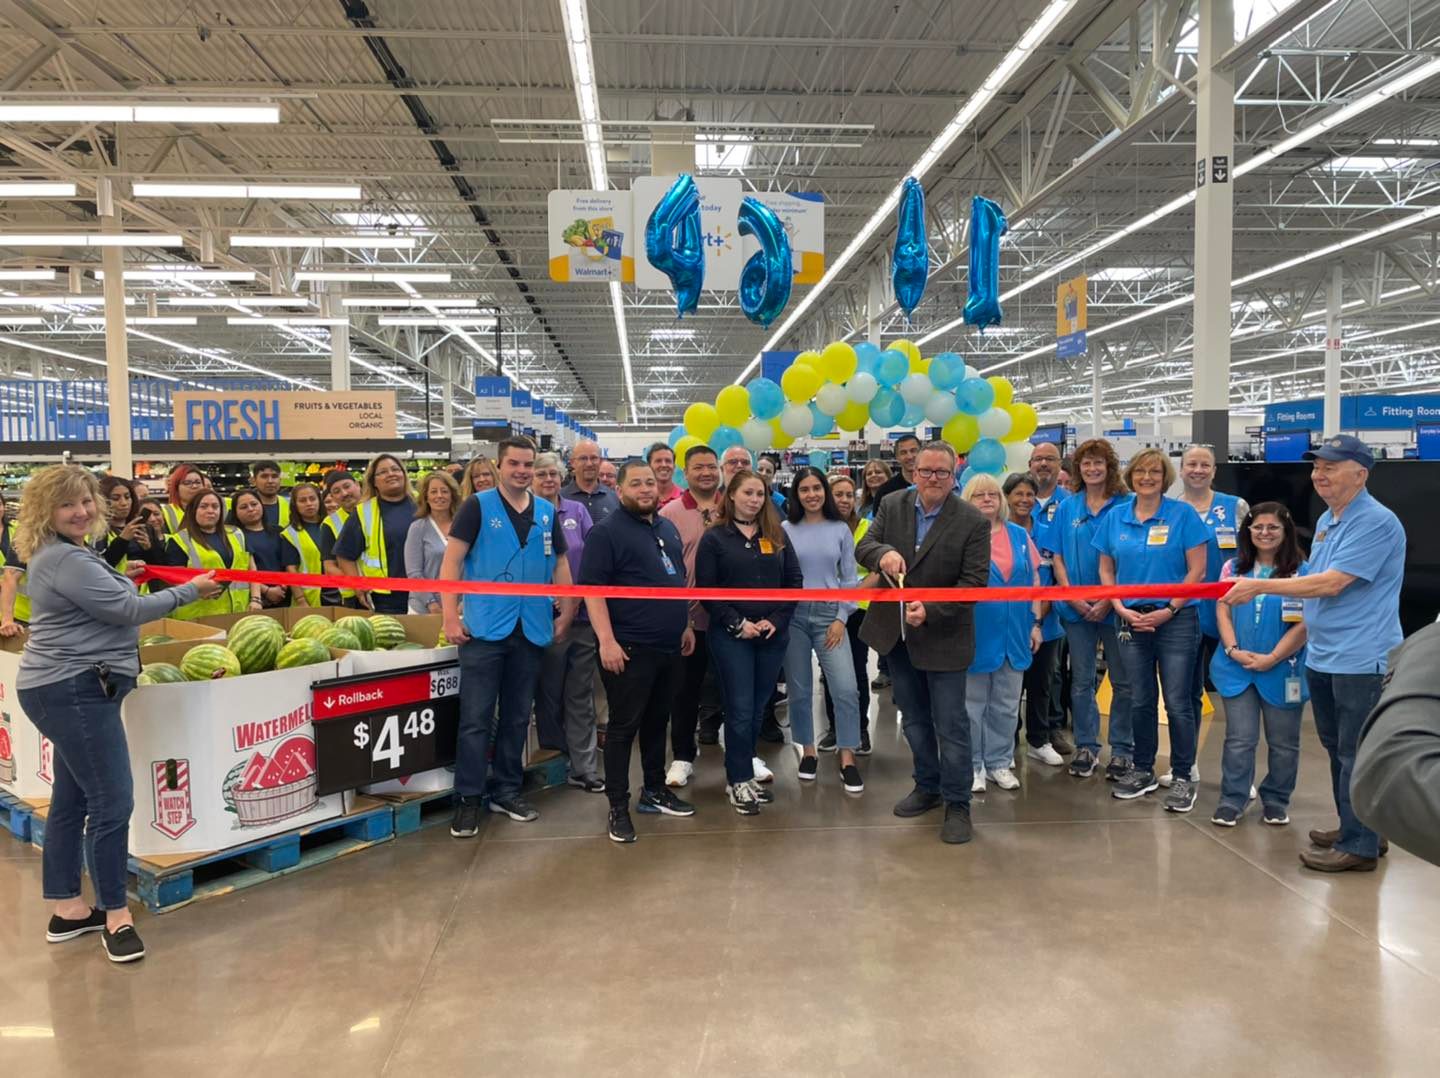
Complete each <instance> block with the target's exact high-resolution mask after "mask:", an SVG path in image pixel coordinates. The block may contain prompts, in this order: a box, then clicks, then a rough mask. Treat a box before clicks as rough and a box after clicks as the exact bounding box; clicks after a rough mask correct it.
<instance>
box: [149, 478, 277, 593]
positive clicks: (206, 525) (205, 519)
mask: <svg viewBox="0 0 1440 1078" xmlns="http://www.w3.org/2000/svg"><path fill="white" fill-rule="evenodd" d="M224 515H225V503H224V502H223V501H222V500H221V498H220V495H218V494H216V493H215V492H214V491H213V490H206V491H202V492H201V493H199V494H197V495H195V497H193V498H191V499H190V502H189V504H188V505H187V506H186V507H185V515H184V517H182V518H181V520H180V527H179V528H178V529H177V530H176V531H175V533H174V534H173V535H171V536H170V538H169V539H168V540H167V541H166V545H165V561H166V563H167V564H169V565H188V566H189V567H190V568H192V569H200V570H202V571H204V572H207V573H208V572H212V571H214V570H216V569H238V570H247V569H249V568H250V552H249V550H248V549H246V547H245V540H244V538H243V537H242V536H241V534H240V532H239V531H238V530H237V529H235V528H227V527H226V526H225V524H224V521H223V519H222V518H223V517H224ZM262 605H263V602H262V599H261V597H260V585H259V584H238V583H233V582H232V583H229V584H226V585H225V587H224V590H222V591H221V592H220V593H219V594H218V595H213V596H210V597H208V598H203V599H197V600H195V601H194V602H191V603H186V604H185V605H184V606H182V607H180V609H178V610H176V611H175V617H177V618H183V619H184V620H186V621H190V620H193V619H195V618H203V617H207V616H209V615H211V614H241V613H244V612H246V610H248V611H249V612H250V613H252V614H253V613H255V612H257V611H259V610H260V609H261V607H262Z"/></svg>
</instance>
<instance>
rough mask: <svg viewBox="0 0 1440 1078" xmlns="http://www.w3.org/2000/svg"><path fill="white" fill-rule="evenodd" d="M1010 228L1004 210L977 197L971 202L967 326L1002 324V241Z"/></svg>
mask: <svg viewBox="0 0 1440 1078" xmlns="http://www.w3.org/2000/svg"><path fill="white" fill-rule="evenodd" d="M1008 230H1009V226H1008V225H1007V224H1006V222H1005V214H1004V212H1002V211H1001V209H1000V207H999V206H998V205H996V204H995V203H994V202H991V201H990V200H989V199H988V198H985V197H983V196H981V195H976V196H975V197H974V198H972V199H971V200H970V296H969V298H968V299H967V300H966V301H965V324H966V325H970V326H978V327H979V328H980V329H981V330H982V331H983V330H984V329H985V327H986V326H998V325H999V324H1000V237H1001V236H1003V235H1005V233H1006V232H1007V231H1008Z"/></svg>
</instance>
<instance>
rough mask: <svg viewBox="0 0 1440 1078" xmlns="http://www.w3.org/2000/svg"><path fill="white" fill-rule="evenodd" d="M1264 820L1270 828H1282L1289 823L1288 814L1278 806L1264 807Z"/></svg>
mask: <svg viewBox="0 0 1440 1078" xmlns="http://www.w3.org/2000/svg"><path fill="white" fill-rule="evenodd" d="M1264 819H1265V822H1266V823H1268V824H1269V825H1270V826H1271V827H1284V826H1285V825H1286V824H1288V823H1289V822H1290V813H1289V812H1287V811H1286V810H1285V809H1283V808H1281V807H1280V806H1279V805H1266V806H1265V817H1264Z"/></svg>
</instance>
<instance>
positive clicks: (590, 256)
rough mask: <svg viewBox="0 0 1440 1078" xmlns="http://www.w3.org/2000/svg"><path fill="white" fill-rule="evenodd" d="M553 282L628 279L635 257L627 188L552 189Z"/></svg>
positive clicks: (551, 257)
mask: <svg viewBox="0 0 1440 1078" xmlns="http://www.w3.org/2000/svg"><path fill="white" fill-rule="evenodd" d="M548 207H549V214H548V218H549V227H548V228H547V232H548V234H549V236H548V238H549V245H550V279H551V280H552V281H561V282H566V281H624V282H628V281H633V280H635V256H634V252H633V250H632V248H638V247H640V246H641V245H640V244H637V243H635V241H634V235H635V233H634V230H633V227H632V216H631V213H630V192H629V191H551V192H550V198H549V202H548Z"/></svg>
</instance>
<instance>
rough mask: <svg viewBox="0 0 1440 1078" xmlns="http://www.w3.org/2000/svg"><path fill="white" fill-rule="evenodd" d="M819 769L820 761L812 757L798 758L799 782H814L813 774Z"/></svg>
mask: <svg viewBox="0 0 1440 1078" xmlns="http://www.w3.org/2000/svg"><path fill="white" fill-rule="evenodd" d="M819 768H820V761H819V760H817V759H816V758H815V757H813V756H802V757H800V769H799V775H800V781H801V782H814V781H815V773H816V771H818V770H819Z"/></svg>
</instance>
